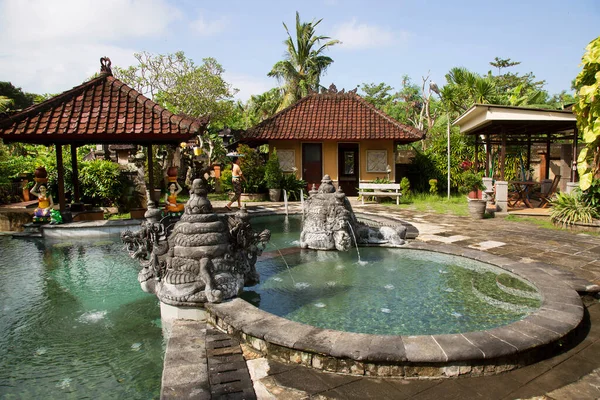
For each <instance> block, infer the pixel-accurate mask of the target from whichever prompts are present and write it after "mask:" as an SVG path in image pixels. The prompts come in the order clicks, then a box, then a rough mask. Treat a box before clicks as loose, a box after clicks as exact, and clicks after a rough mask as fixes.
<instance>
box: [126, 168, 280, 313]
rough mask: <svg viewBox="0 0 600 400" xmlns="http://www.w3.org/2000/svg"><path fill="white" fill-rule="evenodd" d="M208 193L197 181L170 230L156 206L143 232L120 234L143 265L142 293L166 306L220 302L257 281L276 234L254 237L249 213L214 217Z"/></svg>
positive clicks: (150, 213) (151, 209) (257, 234)
mask: <svg viewBox="0 0 600 400" xmlns="http://www.w3.org/2000/svg"><path fill="white" fill-rule="evenodd" d="M206 192H207V191H206V188H205V187H204V185H203V181H202V180H200V179H196V180H194V182H193V184H192V189H191V191H190V199H189V201H188V202H187V204H186V206H185V209H184V214H183V215H182V216H181V219H180V220H179V222H177V223H176V224H174V225H173V226H172V229H171V227H170V226H167V227H165V221H166V219H165V220H162V221H157V220H156V217H155V213H154V212H151V211H154V210H156V207H155V206H154V204H151V205H150V206H149V207H150V208H149V210H148V212H147V213H146V217H147V221H146V222H145V223H144V224H143V225H142V229H140V231H138V232H135V233H133V232H130V231H126V232H124V233H123V234H122V235H121V236H122V239H123V241H124V242H125V243H126V244H127V250H128V251H129V253H130V254H131V256H132V257H133V258H136V259H138V260H140V264H141V265H142V270H141V271H140V273H139V275H138V280H139V281H140V284H141V286H142V289H143V290H144V291H147V292H150V293H155V294H156V296H157V297H158V298H159V299H160V301H162V302H163V303H167V304H171V305H177V306H181V305H184V306H198V305H202V304H203V303H206V302H211V303H215V302H220V301H222V300H225V299H228V298H231V297H234V296H237V295H238V294H239V293H240V292H241V290H242V288H243V287H244V285H253V284H255V283H257V282H258V278H259V276H258V273H257V272H256V269H255V264H256V259H257V257H258V256H259V255H260V254H261V253H262V251H263V249H264V247H265V246H266V243H267V242H268V241H269V239H270V237H271V233H270V232H269V231H268V230H264V231H262V232H261V233H256V232H254V231H253V230H252V227H251V226H250V221H249V215H248V213H247V212H246V210H245V208H244V209H242V210H240V211H238V212H237V213H236V214H235V215H234V216H233V217H230V216H227V215H223V214H216V213H214V212H213V208H212V205H211V204H210V201H209V200H208V199H207V198H206ZM157 211H158V213H160V210H157Z"/></svg>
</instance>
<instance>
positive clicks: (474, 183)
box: [459, 171, 485, 194]
mask: <svg viewBox="0 0 600 400" xmlns="http://www.w3.org/2000/svg"><path fill="white" fill-rule="evenodd" d="M460 179H461V184H460V186H459V192H460V193H461V194H467V193H469V192H472V191H477V190H483V189H485V186H484V185H483V179H482V178H481V175H479V174H478V173H475V172H470V171H467V172H464V173H463V174H462V175H461V177H460Z"/></svg>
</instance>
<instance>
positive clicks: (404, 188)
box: [400, 177, 411, 196]
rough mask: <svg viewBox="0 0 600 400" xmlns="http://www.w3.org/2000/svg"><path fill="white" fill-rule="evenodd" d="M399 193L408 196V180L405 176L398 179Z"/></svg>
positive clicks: (409, 193)
mask: <svg viewBox="0 0 600 400" xmlns="http://www.w3.org/2000/svg"><path fill="white" fill-rule="evenodd" d="M400 193H402V196H410V195H411V192H410V181H409V180H408V178H407V177H403V178H402V179H401V180H400Z"/></svg>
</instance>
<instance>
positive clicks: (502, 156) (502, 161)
mask: <svg viewBox="0 0 600 400" xmlns="http://www.w3.org/2000/svg"><path fill="white" fill-rule="evenodd" d="M501 146H502V147H501V148H500V180H501V181H503V180H504V164H505V161H506V133H504V129H502V144H501Z"/></svg>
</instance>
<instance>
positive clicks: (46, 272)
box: [0, 236, 164, 399]
mask: <svg viewBox="0 0 600 400" xmlns="http://www.w3.org/2000/svg"><path fill="white" fill-rule="evenodd" d="M137 272H138V266H137V262H136V261H134V260H132V259H131V258H129V256H128V255H127V252H126V251H124V250H123V245H122V244H120V243H119V242H117V241H114V240H104V239H102V240H100V239H95V240H87V241H85V242H78V241H69V242H66V241H60V242H51V241H48V240H46V241H44V240H15V239H12V238H10V237H7V236H0V276H2V279H1V280H0V308H1V310H2V314H1V315H0V398H6V399H12V398H27V399H152V398H158V397H159V396H160V379H161V373H162V365H163V353H164V344H163V336H162V329H161V326H160V309H159V305H158V301H157V299H156V297H155V296H154V295H150V294H147V293H144V292H142V290H141V289H140V286H139V283H138V281H137Z"/></svg>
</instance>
